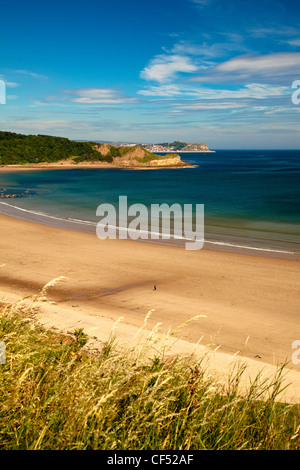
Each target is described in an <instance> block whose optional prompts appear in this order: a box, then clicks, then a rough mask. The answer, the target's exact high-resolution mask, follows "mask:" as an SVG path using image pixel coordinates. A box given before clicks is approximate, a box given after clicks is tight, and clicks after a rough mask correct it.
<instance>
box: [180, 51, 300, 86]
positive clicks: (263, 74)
mask: <svg viewBox="0 0 300 470" xmlns="http://www.w3.org/2000/svg"><path fill="white" fill-rule="evenodd" d="M299 67H300V53H298V52H278V53H274V54H265V55H260V56H249V55H243V56H238V57H234V58H232V59H230V60H228V61H225V62H222V63H220V64H218V65H215V66H212V67H210V68H208V69H206V70H205V71H204V72H203V73H201V75H200V74H198V75H195V76H193V77H191V78H189V79H188V80H189V81H194V82H202V83H210V84H211V83H226V82H227V83H229V82H230V83H238V82H239V83H243V82H244V83H245V82H246V83H247V82H248V83H249V82H251V81H252V82H254V81H255V82H257V83H268V82H269V83H274V82H276V83H277V84H278V83H279V82H280V81H281V82H283V81H284V82H285V83H287V80H289V81H290V77H291V76H295V77H297V76H298V75H299Z"/></svg>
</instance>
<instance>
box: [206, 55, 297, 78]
mask: <svg viewBox="0 0 300 470" xmlns="http://www.w3.org/2000/svg"><path fill="white" fill-rule="evenodd" d="M299 65H300V53H297V52H278V53H275V54H266V55H262V56H255V57H247V56H242V57H235V58H234V59H230V60H228V61H227V62H223V63H222V64H220V65H217V66H216V67H215V69H216V70H218V71H221V72H222V71H224V72H235V73H249V72H250V73H270V72H278V71H286V69H287V68H288V69H290V68H296V67H299Z"/></svg>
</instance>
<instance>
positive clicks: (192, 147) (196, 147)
mask: <svg viewBox="0 0 300 470" xmlns="http://www.w3.org/2000/svg"><path fill="white" fill-rule="evenodd" d="M184 151H185V152H207V151H209V148H208V146H207V145H206V144H205V143H203V142H198V143H197V142H187V144H186V146H185V147H184Z"/></svg>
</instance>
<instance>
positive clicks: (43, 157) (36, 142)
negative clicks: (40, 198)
mask: <svg viewBox="0 0 300 470" xmlns="http://www.w3.org/2000/svg"><path fill="white" fill-rule="evenodd" d="M94 145H95V144H94V143H93V142H75V141H72V140H69V139H67V138H65V137H53V136H49V135H41V134H39V135H23V134H15V133H13V132H2V131H0V164H2V165H12V164H26V163H31V164H32V163H40V162H50V163H51V162H57V161H59V160H64V159H67V158H72V157H76V158H74V161H75V162H76V161H77V162H79V161H83V160H94V161H95V160H99V161H107V162H111V161H112V159H113V156H112V155H111V154H109V155H106V156H103V155H101V154H100V153H99V152H97V151H96V150H94V148H93V146H94Z"/></svg>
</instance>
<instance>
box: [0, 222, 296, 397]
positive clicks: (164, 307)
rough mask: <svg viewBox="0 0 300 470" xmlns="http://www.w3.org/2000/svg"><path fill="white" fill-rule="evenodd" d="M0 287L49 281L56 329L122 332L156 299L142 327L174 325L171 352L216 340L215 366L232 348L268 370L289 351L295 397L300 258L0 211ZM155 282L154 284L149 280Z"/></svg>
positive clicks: (47, 310)
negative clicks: (150, 238) (56, 223)
mask: <svg viewBox="0 0 300 470" xmlns="http://www.w3.org/2000/svg"><path fill="white" fill-rule="evenodd" d="M0 223H1V231H0V239H1V243H0V264H2V263H5V267H3V268H2V269H1V270H0V293H1V296H2V299H3V300H14V299H17V298H21V297H22V296H24V295H25V294H35V293H37V292H38V291H39V290H40V289H41V288H42V286H44V285H45V284H46V283H47V282H48V281H50V280H51V279H53V278H57V277H59V276H66V277H67V278H68V279H67V280H64V281H63V282H60V283H58V284H56V286H55V287H54V288H50V289H49V290H48V295H47V298H48V302H44V303H43V304H42V306H41V309H40V314H39V317H40V320H41V321H42V322H43V323H44V324H46V325H47V326H53V325H54V326H56V327H58V328H61V329H65V330H69V329H71V328H77V327H82V328H84V330H85V331H86V332H87V333H89V334H91V335H94V336H95V337H97V338H98V339H100V340H102V341H104V340H106V339H107V338H108V335H109V333H110V331H111V328H112V326H113V324H114V322H115V321H116V320H117V319H118V318H120V317H123V320H122V322H121V323H120V324H119V325H118V332H119V335H120V337H122V338H123V339H124V340H128V341H129V342H130V341H131V340H132V338H133V337H134V334H135V332H136V331H137V330H138V329H139V328H140V327H141V325H142V324H143V321H144V318H145V315H146V314H147V312H148V311H149V310H151V309H154V311H153V312H152V315H151V317H150V319H149V323H148V325H149V328H150V329H151V328H153V327H154V326H155V325H156V324H157V323H161V324H162V325H161V327H160V328H159V331H160V332H161V333H162V334H163V333H165V332H167V331H168V330H169V329H172V330H174V329H176V328H177V327H178V326H179V325H180V324H182V323H184V322H186V321H187V320H189V319H190V318H192V317H194V316H196V315H205V317H201V318H198V319H197V320H193V321H191V322H189V323H188V324H187V325H186V326H185V327H183V328H182V329H180V330H179V332H178V334H177V335H176V337H177V338H178V339H177V341H176V343H175V344H173V345H172V348H171V347H170V353H178V352H181V353H189V352H191V351H193V350H194V349H195V344H196V343H197V342H198V341H199V340H200V339H201V341H200V346H198V350H197V351H198V352H202V353H203V350H206V346H209V348H210V349H209V350H214V349H215V348H216V347H218V350H217V352H216V353H213V354H212V355H211V356H210V357H211V360H212V363H213V366H214V367H215V368H216V369H218V370H220V371H224V370H225V366H226V365H228V364H229V363H231V358H232V356H233V355H237V356H235V357H237V358H238V359H239V360H243V361H244V360H247V362H248V365H249V371H250V372H251V373H257V371H258V370H261V369H262V368H264V370H268V371H271V372H272V373H273V371H274V370H275V367H276V366H277V365H280V364H283V363H284V362H285V361H286V360H287V361H290V362H289V364H288V368H289V369H290V370H289V373H288V381H289V382H291V383H292V385H291V387H290V388H289V392H287V394H286V397H287V398H286V399H288V400H290V401H300V400H299V399H300V373H299V372H300V365H293V364H292V363H291V358H292V353H293V352H294V350H293V349H292V343H293V341H295V340H297V339H300V334H299V312H300V295H299V294H300V262H299V261H296V260H289V259H276V258H272V257H263V256H249V255H245V254H237V253H225V252H220V251H219V252H215V251H211V250H210V251H208V250H200V251H186V250H184V249H183V248H179V247H172V246H165V245H158V244H151V243H145V242H135V241H131V240H99V239H98V238H97V237H96V236H95V235H93V234H88V233H80V232H75V231H72V230H67V229H60V228H55V227H49V226H45V225H41V224H38V223H33V222H27V221H23V220H18V219H14V218H12V217H8V216H4V215H0ZM154 285H156V286H157V289H156V290H153V286H154Z"/></svg>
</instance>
